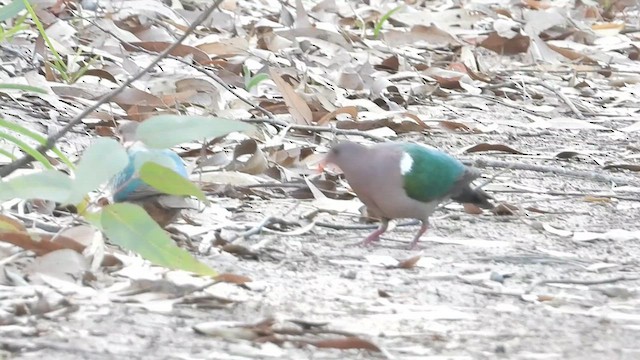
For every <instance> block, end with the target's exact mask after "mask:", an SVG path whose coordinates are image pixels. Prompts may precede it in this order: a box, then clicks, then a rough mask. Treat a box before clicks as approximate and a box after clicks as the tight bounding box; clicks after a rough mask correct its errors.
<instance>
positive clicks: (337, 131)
mask: <svg viewBox="0 0 640 360" xmlns="http://www.w3.org/2000/svg"><path fill="white" fill-rule="evenodd" d="M239 120H240V121H244V122H247V123H258V124H270V125H274V126H281V127H289V128H291V129H293V130H305V131H313V132H319V133H323V132H325V133H334V134H338V135H354V136H361V137H364V138H368V139H371V140H373V141H377V142H386V141H389V140H388V139H385V138H383V137H380V136H376V135H371V134H368V133H366V132H364V131H360V130H344V129H336V128H333V127H328V126H315V125H298V124H290V123H288V122H286V121H284V120H278V119H239Z"/></svg>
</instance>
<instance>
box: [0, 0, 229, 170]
mask: <svg viewBox="0 0 640 360" xmlns="http://www.w3.org/2000/svg"><path fill="white" fill-rule="evenodd" d="M222 1H223V0H216V2H215V3H214V4H213V5H211V6H210V7H209V8H208V9H206V10H205V11H203V12H202V14H200V16H198V18H197V19H196V20H195V21H194V22H193V23H191V25H190V26H189V27H188V28H187V30H186V31H185V32H184V34H182V36H181V37H180V38H179V39H178V40H177V41H176V42H175V43H173V44H171V46H169V47H167V48H166V49H164V50H163V51H162V52H161V53H160V54H158V56H157V57H156V58H155V59H154V60H153V61H152V62H151V63H150V64H149V65H148V66H147V67H145V68H144V69H142V70H140V71H139V72H138V73H136V74H135V75H134V76H132V77H130V78H129V79H127V81H125V82H124V83H123V84H122V85H120V86H119V87H118V88H116V89H114V90H113V91H111V92H110V93H108V94H106V95H104V96H102V97H101V98H100V99H98V101H96V102H95V103H94V104H93V105H91V106H89V107H87V108H86V109H84V111H82V112H81V113H80V114H78V115H76V116H75V117H74V118H73V119H71V120H70V121H69V122H68V123H67V124H66V125H65V126H63V127H62V128H61V129H60V131H58V132H57V133H55V134H53V135H51V136H49V137H47V142H46V143H45V144H44V145H40V146H38V148H37V149H36V150H38V152H40V153H43V154H44V153H45V152H46V151H47V150H50V149H51V148H53V146H54V145H55V144H56V142H57V141H58V140H60V139H61V138H62V137H63V136H64V135H65V134H66V133H67V132H69V131H70V130H71V129H72V128H73V127H74V126H76V125H77V124H79V123H80V122H81V121H82V119H84V118H85V117H86V116H87V115H89V114H91V113H92V112H94V111H95V110H97V109H98V108H99V107H100V106H101V105H102V104H105V103H107V102H108V101H109V100H111V99H112V98H114V97H115V96H117V95H119V94H120V93H122V92H123V91H124V90H125V89H127V88H128V87H129V86H130V85H131V84H133V83H134V82H135V81H136V80H138V79H140V78H141V77H143V76H144V75H145V74H147V73H148V72H149V71H150V70H151V69H153V68H154V67H155V66H156V65H157V64H158V63H159V62H160V61H161V60H162V59H164V58H166V57H167V55H169V53H171V52H172V51H173V50H174V49H175V48H176V47H178V45H180V44H182V42H183V41H184V40H185V39H186V38H187V37H188V36H189V35H190V34H191V33H192V32H193V31H194V30H195V28H196V27H197V26H198V25H200V23H202V22H203V21H204V20H205V19H206V18H208V17H209V15H211V13H212V12H213V11H214V10H215V9H217V8H218V6H219V5H220V4H221V3H222ZM32 161H34V158H33V157H31V156H30V155H25V156H23V157H21V158H20V159H17V160H14V161H12V162H11V163H9V164H7V165H5V166H3V167H1V168H0V177H5V176H7V175H9V174H11V173H12V172H14V171H16V170H18V169H20V168H21V167H23V166H25V165H27V164H29V163H31V162H32Z"/></svg>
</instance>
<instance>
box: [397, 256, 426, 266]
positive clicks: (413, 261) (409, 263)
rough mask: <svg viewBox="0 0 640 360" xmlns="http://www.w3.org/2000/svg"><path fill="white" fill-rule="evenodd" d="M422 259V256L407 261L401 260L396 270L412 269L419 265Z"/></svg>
mask: <svg viewBox="0 0 640 360" xmlns="http://www.w3.org/2000/svg"><path fill="white" fill-rule="evenodd" d="M421 258H422V255H416V256H412V257H410V258H408V259H405V260H399V261H398V265H396V268H398V269H412V268H414V267H415V266H416V264H417V263H418V261H420V259H421Z"/></svg>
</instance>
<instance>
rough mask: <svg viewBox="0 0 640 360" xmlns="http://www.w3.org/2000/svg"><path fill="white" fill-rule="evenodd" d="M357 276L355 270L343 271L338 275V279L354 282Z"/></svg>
mask: <svg viewBox="0 0 640 360" xmlns="http://www.w3.org/2000/svg"><path fill="white" fill-rule="evenodd" d="M357 276H358V273H357V272H356V271H355V270H348V271H344V272H342V273H341V274H340V277H343V278H345V279H351V280H355V278H356V277H357Z"/></svg>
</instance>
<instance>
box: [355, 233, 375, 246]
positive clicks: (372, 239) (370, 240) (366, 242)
mask: <svg viewBox="0 0 640 360" xmlns="http://www.w3.org/2000/svg"><path fill="white" fill-rule="evenodd" d="M377 241H380V235H378V234H371V235H369V236H367V238H366V239H364V240H363V241H362V242H361V243H360V245H361V246H369V245H371V244H372V243H373V242H377Z"/></svg>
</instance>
